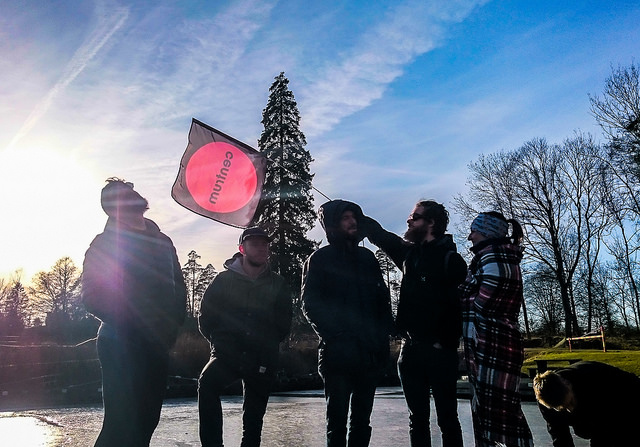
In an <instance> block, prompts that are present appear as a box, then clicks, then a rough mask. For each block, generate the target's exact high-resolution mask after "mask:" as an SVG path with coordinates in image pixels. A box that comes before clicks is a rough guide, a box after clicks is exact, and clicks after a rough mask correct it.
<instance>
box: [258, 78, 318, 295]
mask: <svg viewBox="0 0 640 447" xmlns="http://www.w3.org/2000/svg"><path fill="white" fill-rule="evenodd" d="M262 124H263V126H264V130H263V132H262V135H260V140H259V141H258V147H259V148H260V151H261V152H263V153H264V155H265V156H266V158H267V160H268V169H267V174H266V176H265V181H264V186H263V190H262V200H261V202H260V206H259V208H258V211H257V212H256V218H255V222H256V224H257V225H260V226H263V227H265V228H268V229H269V230H270V232H271V233H272V234H273V242H272V244H271V249H272V255H271V267H272V268H273V269H274V271H276V272H278V273H279V274H281V275H282V276H284V277H285V278H286V279H287V281H288V282H289V284H290V285H291V290H292V291H293V293H294V297H298V296H299V295H300V281H301V276H302V264H303V262H304V261H305V260H306V258H307V257H308V256H309V255H310V254H311V253H312V252H313V250H315V249H316V247H317V243H316V242H315V241H312V240H310V239H308V238H307V236H306V234H307V232H308V231H309V230H310V229H311V228H312V227H313V223H314V221H315V219H316V217H317V216H316V212H315V210H314V209H313V194H312V185H311V181H312V180H313V174H311V172H310V170H309V165H310V164H311V162H312V161H313V159H312V158H311V154H310V153H309V151H307V150H306V149H305V146H306V144H307V141H306V139H305V137H304V134H303V133H302V131H301V130H300V113H299V112H298V105H297V104H296V101H295V98H294V96H293V93H292V92H291V90H289V80H288V79H287V78H286V77H285V75H284V72H282V73H280V74H279V75H278V76H276V78H275V81H274V82H273V84H272V85H271V87H270V88H269V100H268V101H267V106H266V107H265V108H264V110H263V111H262Z"/></svg>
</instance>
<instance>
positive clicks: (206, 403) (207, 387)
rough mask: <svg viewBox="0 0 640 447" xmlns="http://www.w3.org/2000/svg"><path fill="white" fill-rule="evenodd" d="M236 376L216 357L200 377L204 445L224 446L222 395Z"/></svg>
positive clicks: (199, 398)
mask: <svg viewBox="0 0 640 447" xmlns="http://www.w3.org/2000/svg"><path fill="white" fill-rule="evenodd" d="M235 378H236V375H235V373H234V370H233V369H232V368H231V367H230V366H229V365H225V364H224V362H222V361H220V359H217V358H215V357H213V358H211V359H210V360H209V362H208V363H207V364H206V365H205V367H204V369H203V370H202V373H201V374H200V378H199V379H198V415H199V418H200V424H199V425H200V428H199V432H200V442H201V443H202V446H203V447H222V446H223V441H222V403H221V402H220V395H221V394H222V392H223V391H224V389H225V388H226V387H227V386H229V384H231V383H232V382H233V381H234V380H235Z"/></svg>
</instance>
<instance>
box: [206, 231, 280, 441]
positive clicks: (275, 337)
mask: <svg viewBox="0 0 640 447" xmlns="http://www.w3.org/2000/svg"><path fill="white" fill-rule="evenodd" d="M270 240H271V239H270V237H269V235H268V234H267V232H266V231H265V230H264V229H262V228H258V227H253V228H248V229H246V230H244V231H243V232H242V234H241V236H240V241H239V242H240V245H239V251H240V252H239V253H238V254H236V255H235V256H234V257H233V258H231V259H229V260H228V261H226V262H225V264H224V267H225V269H226V270H225V271H223V272H221V273H219V274H218V275H217V276H216V277H215V279H214V280H213V281H212V282H211V284H210V285H209V287H208V288H207V290H206V291H205V293H204V296H203V298H202V302H201V305H200V314H199V316H198V325H199V329H200V333H201V334H202V335H203V336H204V337H205V338H206V339H207V340H208V341H209V343H210V344H211V359H210V360H209V362H208V363H207V364H206V365H205V367H204V368H203V370H202V373H201V374H200V378H199V380H198V413H199V417H200V441H201V443H202V446H203V447H221V446H222V445H223V438H222V425H223V424H222V405H221V402H220V395H221V394H222V392H223V391H224V390H225V388H227V387H228V386H229V385H230V384H232V383H233V382H234V381H236V380H237V379H242V384H243V390H244V392H243V395H244V399H243V405H242V441H241V444H240V446H241V447H258V446H259V445H260V441H261V435H262V423H263V418H264V414H265V412H266V409H267V402H268V400H269V394H270V391H271V387H272V384H273V381H274V379H275V373H276V369H277V361H278V352H279V346H280V342H281V341H283V340H284V339H285V338H286V336H287V334H288V333H289V329H290V326H291V315H292V310H291V290H290V288H289V286H288V285H287V282H286V280H285V279H284V278H283V277H282V276H280V275H278V274H277V273H275V272H273V271H271V269H270V268H269V263H268V260H269V255H270V251H269V243H270Z"/></svg>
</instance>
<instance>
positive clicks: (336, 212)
mask: <svg viewBox="0 0 640 447" xmlns="http://www.w3.org/2000/svg"><path fill="white" fill-rule="evenodd" d="M345 211H352V212H353V214H354V215H355V217H356V221H357V222H358V235H357V236H356V240H355V242H356V243H359V242H360V241H361V240H362V239H364V238H363V237H362V236H361V235H360V223H361V222H362V217H363V216H364V213H363V212H362V208H360V206H359V205H357V204H355V203H353V202H349V201H347V200H342V199H336V200H331V201H329V202H326V203H324V204H323V205H321V206H320V208H319V209H318V219H319V220H320V224H321V225H322V228H323V229H324V232H325V233H326V235H327V241H328V242H329V243H330V244H334V243H336V242H341V241H342V240H343V239H344V236H343V234H342V232H341V231H340V219H341V218H342V214H343V213H344V212H345Z"/></svg>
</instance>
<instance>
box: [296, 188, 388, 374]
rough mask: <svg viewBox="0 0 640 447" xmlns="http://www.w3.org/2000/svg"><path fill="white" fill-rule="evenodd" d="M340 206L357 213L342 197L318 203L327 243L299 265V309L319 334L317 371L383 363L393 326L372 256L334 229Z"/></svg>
mask: <svg viewBox="0 0 640 447" xmlns="http://www.w3.org/2000/svg"><path fill="white" fill-rule="evenodd" d="M346 210H352V211H354V213H355V215H356V219H360V218H361V217H362V211H361V210H360V207H359V206H358V205H356V204H354V203H351V202H346V201H343V200H334V201H331V202H329V203H327V204H325V205H323V206H322V207H321V209H320V215H321V223H322V225H323V227H324V229H325V231H326V233H327V239H328V240H329V245H327V246H325V247H322V248H320V249H318V250H316V251H315V252H314V253H313V254H312V255H311V256H310V257H309V258H308V259H307V261H306V262H305V264H304V268H303V279H302V302H303V311H304V314H305V316H306V317H307V319H308V320H309V322H310V323H311V325H312V326H313V328H314V330H315V331H316V333H317V334H318V336H319V337H320V350H319V365H318V366H319V370H320V372H321V373H324V372H328V371H342V372H351V371H363V370H364V369H365V368H380V369H381V368H383V367H384V366H385V365H386V362H387V360H388V356H389V335H390V334H391V333H392V331H393V317H392V314H391V304H390V299H389V290H388V289H387V287H386V284H385V283H384V279H383V277H382V272H381V270H380V265H379V264H378V260H377V259H376V257H375V256H374V255H373V253H372V252H371V251H370V250H368V249H366V248H364V247H360V246H357V245H356V244H351V243H347V241H345V240H344V239H343V238H342V235H341V233H340V232H339V231H338V225H339V220H340V218H341V216H342V214H343V213H344V211H346Z"/></svg>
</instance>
